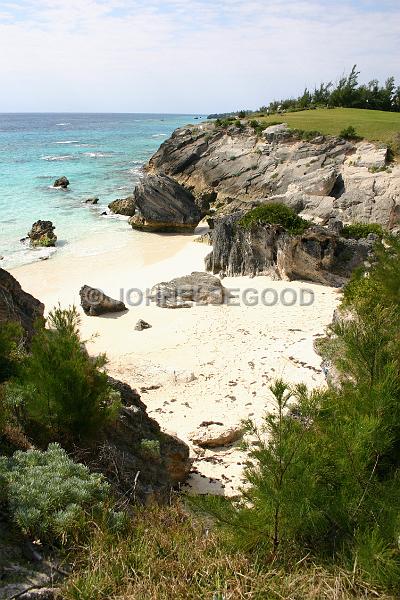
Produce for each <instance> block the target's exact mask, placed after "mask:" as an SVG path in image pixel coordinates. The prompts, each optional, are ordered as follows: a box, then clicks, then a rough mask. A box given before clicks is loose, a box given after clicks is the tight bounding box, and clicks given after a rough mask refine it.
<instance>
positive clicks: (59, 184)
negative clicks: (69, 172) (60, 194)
mask: <svg viewBox="0 0 400 600" xmlns="http://www.w3.org/2000/svg"><path fill="white" fill-rule="evenodd" d="M68 186H69V180H68V179H67V178H66V177H65V175H63V176H62V177H59V178H58V179H56V180H55V182H54V183H53V187H55V188H62V189H63V190H66V189H67V187H68Z"/></svg>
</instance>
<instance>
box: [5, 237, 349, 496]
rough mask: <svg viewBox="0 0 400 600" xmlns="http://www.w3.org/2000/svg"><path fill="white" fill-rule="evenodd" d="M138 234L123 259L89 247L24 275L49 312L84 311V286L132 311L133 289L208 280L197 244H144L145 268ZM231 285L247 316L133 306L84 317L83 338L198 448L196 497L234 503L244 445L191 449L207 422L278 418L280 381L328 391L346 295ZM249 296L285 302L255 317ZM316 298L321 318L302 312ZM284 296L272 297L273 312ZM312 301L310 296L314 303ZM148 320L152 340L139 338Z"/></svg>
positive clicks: (277, 284)
mask: <svg viewBox="0 0 400 600" xmlns="http://www.w3.org/2000/svg"><path fill="white" fill-rule="evenodd" d="M200 232H201V230H198V232H197V233H200ZM129 233H130V232H128V231H127V232H126V236H125V237H124V238H123V241H122V242H121V243H120V244H119V246H118V247H117V248H115V249H114V250H113V251H112V252H110V251H109V250H108V251H107V252H105V253H104V254H94V253H93V252H90V248H95V247H96V244H97V248H98V247H99V243H100V244H101V240H99V239H88V240H86V242H85V244H86V247H87V249H88V251H87V252H86V256H82V255H81V254H82V253H80V254H79V253H76V254H75V255H68V256H65V255H60V256H55V257H53V258H51V259H49V260H47V261H43V262H42V261H41V262H36V263H32V264H30V265H26V266H23V267H19V268H16V269H13V270H12V273H13V275H14V276H15V277H16V278H17V279H18V281H19V282H20V283H21V285H22V287H23V288H24V289H25V290H26V291H28V292H30V293H32V294H33V295H34V296H36V297H37V298H39V299H40V300H42V302H44V303H45V305H46V309H50V308H51V307H52V306H54V305H55V304H57V303H58V302H60V304H61V305H62V306H68V305H69V304H72V303H75V305H77V306H78V305H79V289H80V287H81V286H82V285H83V284H88V285H91V286H94V287H96V286H98V287H100V288H101V289H102V290H103V291H104V292H106V293H107V294H109V295H111V296H112V297H114V298H119V297H122V298H123V299H124V300H125V301H127V297H128V296H129V294H128V292H129V290H131V289H132V288H137V289H140V290H143V291H145V290H146V288H150V287H151V286H152V285H154V284H155V283H158V282H160V281H166V280H169V279H171V278H173V277H177V276H180V275H185V274H188V273H191V272H192V271H203V270H204V257H205V255H206V254H207V253H208V252H210V250H211V248H210V247H209V246H206V245H203V244H199V243H194V239H195V236H187V235H186V236H181V235H180V236H170V235H169V236H162V235H154V234H141V235H142V236H143V248H142V250H143V252H142V253H141V256H140V257H138V256H137V242H136V244H134V243H133V241H132V237H131V238H130V237H129ZM135 253H136V255H135ZM223 284H224V285H225V286H226V287H228V288H231V289H233V288H235V289H236V292H234V294H235V295H236V296H239V297H240V300H239V301H236V303H237V304H238V305H237V306H234V305H222V306H194V307H192V308H190V309H178V310H171V309H165V308H158V307H156V306H154V305H153V304H150V305H146V304H142V305H140V306H130V307H129V311H128V312H127V313H125V314H122V315H118V316H116V315H109V316H104V317H87V316H86V315H84V314H83V312H82V335H83V337H84V339H86V340H90V341H89V342H88V350H89V352H90V353H92V354H96V353H99V352H106V353H107V356H108V359H109V364H108V371H109V373H110V375H112V376H114V377H117V378H119V379H121V380H123V381H126V382H127V383H129V384H130V385H132V387H135V388H137V389H139V390H141V392H142V399H143V401H144V402H145V403H146V405H147V407H148V412H149V414H150V415H151V416H153V417H154V418H155V419H157V421H158V422H159V423H160V425H161V427H162V428H163V429H164V430H165V431H168V432H170V433H171V432H172V433H175V434H176V435H178V436H179V437H180V438H182V439H183V440H185V441H186V442H188V443H189V444H190V446H191V454H192V457H193V459H194V462H193V472H192V474H191V476H190V478H189V481H188V483H187V484H186V486H184V487H185V489H186V490H188V491H190V492H192V493H215V494H224V495H230V496H231V495H236V494H237V493H238V491H239V489H240V486H241V485H242V477H243V474H242V470H243V464H244V461H245V458H246V457H245V455H244V454H243V452H242V451H241V450H240V448H239V445H238V444H234V445H232V446H229V447H224V448H218V449H213V450H203V449H201V448H199V447H198V446H196V445H194V444H191V435H190V434H191V432H193V431H194V430H196V429H197V428H198V427H199V426H200V425H201V423H202V422H204V421H216V422H220V423H223V424H224V425H226V426H234V427H237V426H240V423H241V421H242V420H243V419H247V418H252V419H253V420H255V422H256V423H258V424H260V423H262V420H263V416H264V415H265V412H266V410H272V408H273V405H272V403H271V402H272V394H271V392H270V391H269V386H270V385H271V384H272V383H273V381H274V380H275V379H276V378H278V377H282V378H283V379H285V380H286V381H287V382H289V383H291V384H294V383H300V382H304V383H306V384H307V385H308V386H310V387H319V386H323V385H324V383H325V381H324V375H323V373H322V370H321V360H320V357H319V356H318V355H317V354H316V353H315V351H314V342H315V340H316V339H317V338H318V337H319V336H321V335H323V334H324V331H325V328H326V326H327V325H328V324H329V323H330V321H331V319H332V314H333V311H334V309H335V308H336V306H337V304H338V301H339V295H338V293H337V290H335V289H334V288H329V287H324V286H321V285H317V284H312V283H309V282H298V281H297V282H286V281H272V280H270V279H268V278H266V277H257V278H253V279H251V278H248V277H235V278H226V279H224V280H223ZM249 288H250V289H252V290H253V291H252V292H251V293H250V298H251V299H252V298H254V297H256V296H257V294H258V295H259V297H260V295H261V293H262V292H263V291H264V290H265V289H268V290H274V291H275V292H276V293H277V294H278V302H277V303H276V304H275V305H274V306H265V305H264V304H263V303H262V302H259V303H257V304H255V305H254V306H248V305H246V304H245V303H243V301H242V294H243V292H245V290H247V289H249ZM287 289H290V290H292V292H286V293H285V298H286V299H287V300H291V299H292V298H293V297H294V294H296V295H297V301H296V302H295V304H294V305H293V306H287V305H284V304H283V303H282V302H281V300H280V295H281V293H282V292H283V291H284V290H287ZM304 289H305V290H310V291H311V292H312V293H313V294H314V302H313V303H312V304H311V305H309V306H302V305H301V304H300V301H299V298H300V292H301V290H304ZM121 290H122V292H121ZM127 294H128V296H127ZM272 294H273V292H272V291H270V292H269V293H268V294H267V295H266V299H267V301H270V300H271V298H272ZM136 298H137V295H136V294H135V295H132V299H134V300H135V299H136ZM309 298H310V295H309V293H307V294H306V295H305V300H308V299H309ZM138 319H143V320H145V321H147V322H148V323H150V324H151V325H152V328H151V329H147V330H144V331H135V324H136V322H137V321H138ZM94 336H95V337H94ZM149 388H153V389H149Z"/></svg>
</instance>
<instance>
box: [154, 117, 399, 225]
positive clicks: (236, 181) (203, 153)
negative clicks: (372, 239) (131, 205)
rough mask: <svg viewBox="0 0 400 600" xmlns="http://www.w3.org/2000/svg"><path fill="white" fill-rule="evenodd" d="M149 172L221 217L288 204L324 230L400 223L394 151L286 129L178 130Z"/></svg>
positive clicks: (208, 126)
mask: <svg viewBox="0 0 400 600" xmlns="http://www.w3.org/2000/svg"><path fill="white" fill-rule="evenodd" d="M147 171H148V173H150V174H153V175H154V174H155V175H165V176H168V177H171V178H173V179H174V180H175V181H176V182H177V183H179V184H181V185H183V186H185V188H187V189H190V190H191V192H192V194H193V196H194V197H195V199H196V202H197V204H198V206H200V207H201V209H202V210H203V211H204V212H206V211H207V208H208V206H211V207H212V208H214V209H215V210H216V211H217V214H218V215H223V214H231V213H233V212H236V211H238V210H249V209H250V208H252V207H253V206H255V205H257V204H260V203H265V202H283V203H284V204H287V205H288V206H290V207H292V208H293V209H294V210H296V212H298V213H301V214H303V215H304V216H306V217H308V218H311V219H313V220H314V221H315V222H317V223H319V224H325V223H326V222H327V221H328V220H329V219H331V218H332V217H337V218H339V219H340V220H342V221H343V222H345V223H348V222H367V223H371V222H376V223H380V224H381V225H384V226H385V227H389V228H391V227H395V226H396V224H399V223H400V166H399V165H397V164H390V165H388V164H387V149H386V148H380V147H377V146H375V145H373V144H370V143H366V142H355V143H352V142H348V141H345V140H343V139H339V138H336V137H330V136H321V135H316V136H315V137H314V138H311V140H309V141H304V140H302V139H301V136H300V134H299V133H298V132H295V131H292V130H290V129H289V128H288V127H287V125H285V124H282V125H275V126H272V127H268V128H266V129H265V131H264V132H263V135H261V136H258V135H257V134H256V133H255V132H254V130H253V129H252V128H251V127H249V126H247V127H244V128H238V127H236V126H235V125H232V126H230V127H228V128H222V127H217V126H215V124H214V123H212V122H210V123H202V124H201V125H197V126H193V127H186V128H183V129H178V130H176V131H175V132H174V133H173V134H172V136H171V137H170V138H169V139H168V140H166V141H165V142H164V143H163V144H162V145H161V147H160V148H159V150H158V151H157V152H156V153H155V154H154V156H153V157H152V158H151V160H150V161H149V164H148V166H147Z"/></svg>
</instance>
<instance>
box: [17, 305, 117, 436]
mask: <svg viewBox="0 0 400 600" xmlns="http://www.w3.org/2000/svg"><path fill="white" fill-rule="evenodd" d="M79 323H80V318H79V315H78V312H77V311H76V309H75V307H73V308H70V309H68V310H62V309H61V308H56V309H54V310H53V311H52V312H51V313H50V314H49V317H48V325H49V327H50V328H49V329H45V328H44V327H43V326H42V327H40V328H39V329H38V331H37V332H36V335H35V336H34V338H33V341H32V347H31V354H30V356H29V357H28V359H27V361H26V365H25V368H24V370H23V373H22V376H21V380H22V383H23V385H24V386H25V402H26V418H27V426H28V429H29V432H30V433H31V435H33V436H34V438H35V439H36V440H38V441H39V443H42V444H44V443H47V442H48V441H64V442H65V443H71V442H73V441H74V440H78V439H85V438H88V437H91V436H92V435H93V434H96V433H98V431H99V429H101V428H102V427H103V426H104V425H105V424H106V423H107V422H108V421H109V420H110V419H113V418H115V416H116V414H117V411H118V408H119V395H118V393H117V392H115V391H114V390H113V389H112V388H111V387H110V386H109V384H108V380H107V374H106V373H105V372H104V370H103V367H104V365H105V363H106V358H105V356H104V355H101V356H98V357H96V358H91V357H89V355H88V353H87V351H86V349H85V347H84V344H83V342H82V340H81V339H80V335H79Z"/></svg>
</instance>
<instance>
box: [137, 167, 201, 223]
mask: <svg viewBox="0 0 400 600" xmlns="http://www.w3.org/2000/svg"><path fill="white" fill-rule="evenodd" d="M133 198H134V202H135V205H136V213H135V215H134V216H133V217H131V218H130V219H129V223H130V225H131V226H132V227H133V229H140V230H142V231H159V232H179V231H193V230H194V229H195V228H196V227H197V225H198V223H199V222H200V220H201V216H202V214H201V211H200V209H199V208H198V206H197V205H196V202H195V198H194V196H193V194H192V193H191V192H190V191H189V190H187V189H186V188H184V187H183V186H182V185H180V184H179V183H177V182H176V181H174V179H171V177H167V176H165V175H146V176H145V177H144V178H143V179H142V180H141V182H140V183H139V184H138V185H137V186H136V188H135V191H134V195H133Z"/></svg>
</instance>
